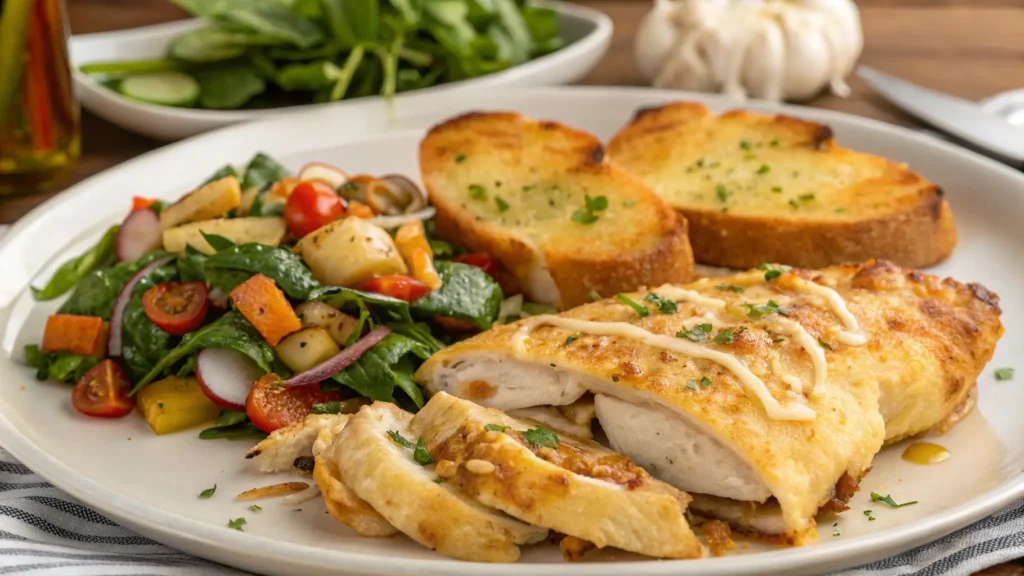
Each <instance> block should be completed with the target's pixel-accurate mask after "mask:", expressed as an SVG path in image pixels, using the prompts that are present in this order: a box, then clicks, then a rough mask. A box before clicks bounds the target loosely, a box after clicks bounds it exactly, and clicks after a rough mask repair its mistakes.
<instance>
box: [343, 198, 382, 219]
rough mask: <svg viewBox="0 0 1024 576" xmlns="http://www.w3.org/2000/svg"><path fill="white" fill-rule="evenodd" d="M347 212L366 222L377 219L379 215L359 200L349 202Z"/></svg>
mask: <svg viewBox="0 0 1024 576" xmlns="http://www.w3.org/2000/svg"><path fill="white" fill-rule="evenodd" d="M347 211H348V213H349V214H350V215H352V216H355V217H357V218H362V219H364V220H369V219H370V218H376V217H377V213H376V212H374V211H373V208H370V207H369V206H367V205H366V204H363V203H362V202H360V201H359V200H349V201H348V208H347Z"/></svg>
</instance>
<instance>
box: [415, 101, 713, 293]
mask: <svg viewBox="0 0 1024 576" xmlns="http://www.w3.org/2000/svg"><path fill="white" fill-rule="evenodd" d="M420 167H421V170H422V176H423V183H424V184H425V186H426V189H427V192H428V194H429V195H430V199H431V202H432V203H433V205H434V207H435V208H436V209H437V217H436V219H435V228H436V231H437V234H438V236H440V237H441V238H442V239H445V240H448V241H450V242H454V243H456V244H459V245H462V246H465V247H467V248H468V249H470V250H471V251H473V252H487V253H489V254H491V255H493V256H495V257H497V258H498V259H499V260H500V261H501V263H502V264H504V266H505V267H507V268H508V269H509V270H511V271H512V272H513V273H514V274H515V275H516V277H517V278H518V280H519V283H520V284H521V285H522V287H523V291H524V293H525V294H526V296H527V297H528V298H529V299H530V300H533V301H535V302H542V303H545V304H552V305H559V306H561V307H562V308H571V307H573V306H576V305H578V304H581V303H583V302H587V301H589V296H588V294H589V293H590V291H591V290H593V291H596V292H597V293H599V294H602V295H611V294H615V293H617V292H623V291H628V290H632V289H634V288H636V287H637V286H641V285H649V286H653V285H657V284H660V283H662V282H680V281H686V280H688V279H689V277H690V275H691V273H692V270H693V262H692V260H693V257H692V254H691V252H690V246H689V242H688V240H687V233H686V221H685V220H684V219H683V218H680V217H679V216H678V215H676V214H675V213H674V212H673V210H672V209H671V207H670V206H669V205H668V204H666V203H665V202H664V201H663V200H661V199H660V198H659V197H658V196H657V194H654V193H653V192H652V191H651V190H649V189H648V188H647V187H645V186H644V185H642V184H641V183H640V182H638V181H637V180H636V179H635V178H633V177H632V176H630V175H629V174H627V173H625V172H624V171H622V170H621V169H619V168H616V167H614V166H612V165H611V164H609V163H608V162H607V161H605V160H604V149H603V148H602V146H601V142H600V141H599V140H598V139H597V138H596V137H594V136H592V135H590V134H587V133H585V132H581V131H579V130H575V129H573V128H569V127H567V126H564V125H562V124H558V123H555V122H543V121H536V120H531V119H529V118H526V117H525V116H521V115H519V114H513V113H508V112H495V113H471V114H466V115H464V116H460V117H457V118H453V119H451V120H448V121H447V122H444V123H443V124H440V125H438V126H435V127H434V128H432V129H431V130H430V131H429V132H428V133H427V136H426V137H425V138H424V139H423V142H422V143H421V144H420Z"/></svg>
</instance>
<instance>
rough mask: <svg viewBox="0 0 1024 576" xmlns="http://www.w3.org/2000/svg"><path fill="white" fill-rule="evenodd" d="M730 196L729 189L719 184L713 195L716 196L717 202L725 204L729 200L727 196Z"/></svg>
mask: <svg viewBox="0 0 1024 576" xmlns="http://www.w3.org/2000/svg"><path fill="white" fill-rule="evenodd" d="M731 194H732V192H729V189H728V188H726V187H725V184H719V185H717V186H715V195H717V196H718V200H719V201H721V202H725V201H726V200H728V199H729V196H730V195H731Z"/></svg>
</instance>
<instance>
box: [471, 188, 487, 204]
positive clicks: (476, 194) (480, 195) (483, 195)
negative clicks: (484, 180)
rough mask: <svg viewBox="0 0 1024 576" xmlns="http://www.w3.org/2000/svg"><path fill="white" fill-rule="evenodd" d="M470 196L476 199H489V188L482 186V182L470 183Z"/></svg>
mask: <svg viewBox="0 0 1024 576" xmlns="http://www.w3.org/2000/svg"><path fill="white" fill-rule="evenodd" d="M469 196H470V197H471V198H473V199H474V200H486V199H487V189H486V188H484V187H483V186H481V185H480V184H470V185H469Z"/></svg>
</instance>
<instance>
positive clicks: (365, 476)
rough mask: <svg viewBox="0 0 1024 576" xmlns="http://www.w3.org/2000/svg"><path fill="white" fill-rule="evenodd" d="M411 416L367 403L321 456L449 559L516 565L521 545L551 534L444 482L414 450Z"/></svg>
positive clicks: (407, 530)
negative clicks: (410, 426) (332, 461)
mask: <svg viewBox="0 0 1024 576" xmlns="http://www.w3.org/2000/svg"><path fill="white" fill-rule="evenodd" d="M411 419H412V415H411V414H409V413H408V412H405V411H403V410H401V409H400V408H398V407H397V406H395V405H394V404H390V403H387V402H375V403H373V404H371V405H370V406H364V407H363V408H362V409H360V411H359V412H358V413H356V415H355V416H353V417H352V419H351V420H350V421H349V423H348V425H347V426H345V429H344V430H343V431H342V433H341V435H340V436H339V437H338V439H337V440H336V441H335V442H334V444H332V445H331V447H329V448H328V449H327V450H326V451H325V452H323V453H321V457H322V458H323V457H329V458H332V459H333V460H334V462H335V463H336V464H337V467H338V472H339V473H340V476H341V480H342V482H343V483H344V485H345V486H348V487H349V488H351V489H352V491H353V492H354V493H355V494H356V495H357V496H358V497H359V498H361V499H363V500H365V501H366V502H368V503H369V504H370V505H372V506H373V508H374V509H375V510H377V512H379V513H380V514H381V515H382V516H383V517H384V518H386V519H387V520H388V522H390V523H391V525H393V526H394V527H396V528H398V529H399V530H401V531H402V532H404V533H405V534H406V535H407V536H409V537H410V538H412V539H413V540H415V541H416V542H419V543H420V544H422V545H424V546H426V547H427V548H431V549H434V550H437V551H438V552H439V553H441V554H444V555H445V556H450V557H452V558H458V559H460V560H472V561H477V562H515V561H516V560H517V559H518V558H519V545H521V544H532V543H535V542H539V541H541V540H543V539H544V538H546V537H547V534H548V531H547V530H546V529H543V528H538V527H536V526H530V525H529V524H524V523H522V522H520V521H518V520H515V519H513V518H510V517H508V516H506V515H504V514H502V513H500V512H497V511H495V510H491V509H489V508H486V507H484V506H482V505H480V504H478V503H477V502H475V501H473V500H472V499H470V498H468V497H467V496H465V495H464V494H462V493H461V492H459V491H458V490H457V489H456V487H455V486H454V485H452V484H450V483H448V482H445V481H444V479H443V478H440V477H439V476H438V471H437V470H436V469H435V468H436V467H435V465H433V464H432V462H431V460H430V455H429V454H428V453H427V452H426V450H425V449H423V448H420V449H416V448H415V444H416V441H417V437H416V436H415V435H414V434H413V432H412V431H410V429H409V422H410V420H411ZM410 446H412V447H410Z"/></svg>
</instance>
